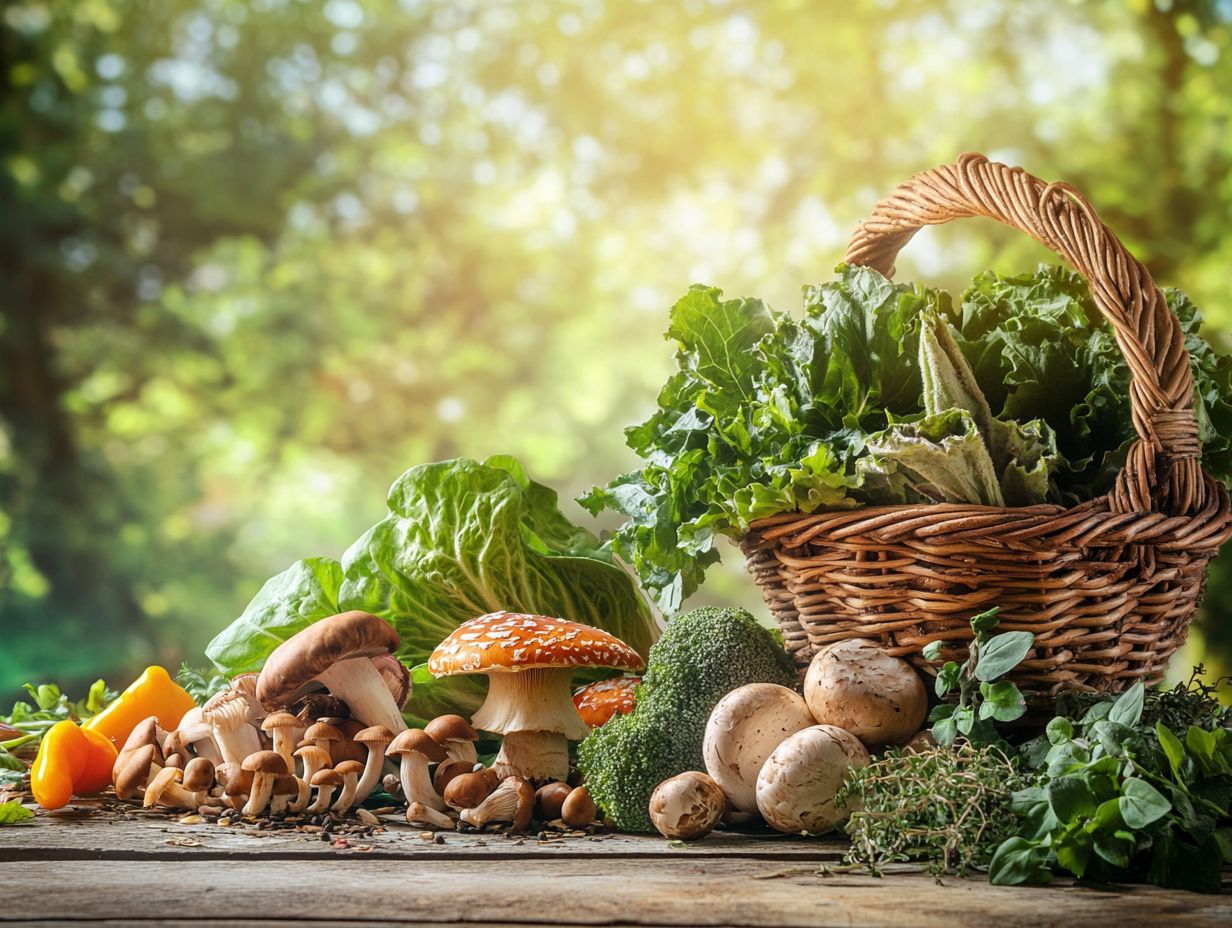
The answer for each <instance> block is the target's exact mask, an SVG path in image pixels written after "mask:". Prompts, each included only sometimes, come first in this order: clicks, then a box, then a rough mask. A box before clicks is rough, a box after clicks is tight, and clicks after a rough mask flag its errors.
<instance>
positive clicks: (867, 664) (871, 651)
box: [804, 638, 928, 747]
mask: <svg viewBox="0 0 1232 928" xmlns="http://www.w3.org/2000/svg"><path fill="white" fill-rule="evenodd" d="M804 700H805V702H807V703H808V708H809V711H810V712H811V713H812V714H813V718H815V719H816V720H817V722H818V724H821V725H834V726H837V727H838V728H842V729H844V730H845V731H849V732H851V733H852V734H853V735H855V736H856V737H857V738H859V739H860V740H861V741H862V742H864V744H865V746H866V747H869V746H873V747H876V746H880V745H896V744H905V743H906V742H907V740H908V739H910V738H911V736H912V735H914V734H915V733H916V732H917V731H919V730H920V726H921V725H923V724H924V718H925V716H926V715H927V714H928V691H927V690H926V689H925V687H924V681H923V680H922V679H921V678H920V675H919V674H918V673H916V670H915V668H914V667H912V666H911V664H909V663H908V662H907V661H905V660H903V659H902V658H901V657H894V656H893V655H891V654H887V653H886V652H885V651H884V650H882V649H881V647H880V646H879V645H878V644H877V643H876V642H873V641H869V640H866V639H863V638H853V639H850V640H847V641H838V642H835V643H834V644H832V645H829V646H828V647H825V648H823V649H822V650H820V651H818V652H817V653H816V654H814V655H813V659H812V661H810V663H809V667H808V671H807V673H806V674H805V676H804Z"/></svg>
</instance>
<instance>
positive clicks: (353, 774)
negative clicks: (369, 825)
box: [330, 760, 364, 812]
mask: <svg viewBox="0 0 1232 928" xmlns="http://www.w3.org/2000/svg"><path fill="white" fill-rule="evenodd" d="M334 770H335V772H337V774H338V775H339V776H340V777H342V792H341V793H339V794H338V798H337V800H335V802H334V804H333V805H332V806H330V808H331V809H333V810H334V811H335V812H345V811H346V810H347V809H349V808H351V806H353V805H354V804H355V787H356V786H358V785H359V775H360V774H361V773H363V772H364V765H363V764H361V763H360V762H359V761H357V760H344V761H343V762H342V763H340V764H337V765H335V766H334Z"/></svg>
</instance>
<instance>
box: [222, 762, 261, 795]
mask: <svg viewBox="0 0 1232 928" xmlns="http://www.w3.org/2000/svg"><path fill="white" fill-rule="evenodd" d="M214 776H215V778H216V779H217V780H218V782H219V783H220V784H221V785H222V788H223V791H224V792H226V793H227V794H228V795H231V796H238V795H240V794H242V793H246V792H248V791H249V790H250V789H252V780H253V777H255V776H256V774H254V773H253V772H252V771H251V770H245V769H244V768H242V767H241V766H240V765H239V764H219V765H218V769H216V770H215V771H214Z"/></svg>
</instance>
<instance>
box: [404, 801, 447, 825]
mask: <svg viewBox="0 0 1232 928" xmlns="http://www.w3.org/2000/svg"><path fill="white" fill-rule="evenodd" d="M406 823H407V824H408V825H428V826H430V827H432V828H440V829H450V828H453V827H454V826H455V822H454V820H453V819H452V818H450V817H449V816H448V815H446V814H445V813H444V812H438V811H436V809H430V808H428V807H427V806H425V805H424V804H423V803H422V802H412V803H411V804H410V805H409V806H407V807H406Z"/></svg>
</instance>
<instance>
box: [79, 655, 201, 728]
mask: <svg viewBox="0 0 1232 928" xmlns="http://www.w3.org/2000/svg"><path fill="white" fill-rule="evenodd" d="M196 704H197V703H196V702H195V701H194V700H193V698H192V697H191V696H189V695H188V692H187V691H186V690H185V689H184V688H183V687H181V686H180V685H179V684H177V683H176V682H175V681H174V680H172V679H171V676H170V675H169V674H168V673H167V671H166V670H164V669H163V668H162V667H158V666H154V667H147V668H146V670H145V673H143V674H142V675H141V676H140V677H138V678H137V679H136V681H134V683H133V685H132V686H130V687H129V688H128V689H126V690H125V691H124V692H123V693H121V694H120V696H119V698H118V699H117V700H116V701H115V702H113V703H112V704H111V705H110V706H108V707H107V708H106V709H104V710H103V711H102V712H100V713H99V714H98V715H96V716H94V717H93V718H91V719H90V720H89V721H88V722H86V723H85V725H84V726H82V727H83V728H84V729H86V730H87V731H93V732H98V733H99V734H100V735H103V736H105V737H107V738H108V739H110V740H111V743H112V744H114V745H116V746H117V747H118V746H120V745H123V744H124V742H125V741H127V740H128V736H129V735H130V734H132V731H133V729H134V728H136V727H137V725H138V723H140V722H142V721H144V720H145V719H148V718H149V717H150V716H151V715H153V716H156V717H157V718H158V724H159V725H160V726H162V727H163V728H165V729H166V730H167V731H171V730H173V729H174V728H175V727H176V726H178V725H179V724H180V719H181V718H183V717H184V713H185V712H187V711H188V710H189V709H191V708H193V707H194V706H195V705H196Z"/></svg>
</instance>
